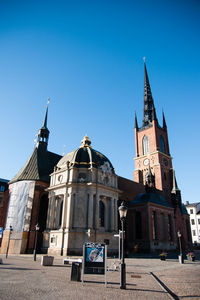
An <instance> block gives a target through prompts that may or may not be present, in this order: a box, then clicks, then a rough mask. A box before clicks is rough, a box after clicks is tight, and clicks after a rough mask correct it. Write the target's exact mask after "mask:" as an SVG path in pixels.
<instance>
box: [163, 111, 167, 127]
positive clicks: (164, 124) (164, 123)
mask: <svg viewBox="0 0 200 300" xmlns="http://www.w3.org/2000/svg"><path fill="white" fill-rule="evenodd" d="M166 127H167V124H166V121H165V115H164V111H163V128H166Z"/></svg>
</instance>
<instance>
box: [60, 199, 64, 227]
mask: <svg viewBox="0 0 200 300" xmlns="http://www.w3.org/2000/svg"><path fill="white" fill-rule="evenodd" d="M62 214H63V201H62V202H61V203H60V213H59V227H61V224H62Z"/></svg>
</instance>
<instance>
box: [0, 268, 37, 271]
mask: <svg viewBox="0 0 200 300" xmlns="http://www.w3.org/2000/svg"><path fill="white" fill-rule="evenodd" d="M1 269H5V270H16V271H19V270H21V271H36V270H39V269H29V268H15V267H5V268H4V267H1Z"/></svg>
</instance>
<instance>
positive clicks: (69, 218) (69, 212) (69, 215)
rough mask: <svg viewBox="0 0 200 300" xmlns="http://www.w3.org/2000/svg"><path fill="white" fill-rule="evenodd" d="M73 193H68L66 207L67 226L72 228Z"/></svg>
mask: <svg viewBox="0 0 200 300" xmlns="http://www.w3.org/2000/svg"><path fill="white" fill-rule="evenodd" d="M74 195H76V194H75V193H73V194H70V196H69V200H68V209H67V227H68V228H72V227H73V221H74V220H73V218H74V201H75V196H74Z"/></svg>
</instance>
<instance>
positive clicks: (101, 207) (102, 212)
mask: <svg viewBox="0 0 200 300" xmlns="http://www.w3.org/2000/svg"><path fill="white" fill-rule="evenodd" d="M104 216H105V206H104V204H103V202H102V201H99V226H100V227H104V226H105V222H104Z"/></svg>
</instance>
